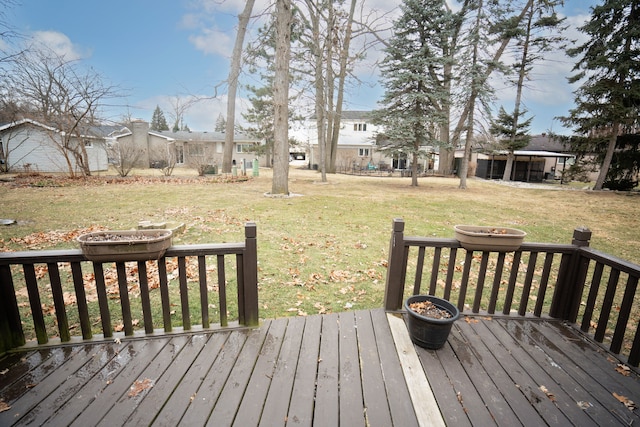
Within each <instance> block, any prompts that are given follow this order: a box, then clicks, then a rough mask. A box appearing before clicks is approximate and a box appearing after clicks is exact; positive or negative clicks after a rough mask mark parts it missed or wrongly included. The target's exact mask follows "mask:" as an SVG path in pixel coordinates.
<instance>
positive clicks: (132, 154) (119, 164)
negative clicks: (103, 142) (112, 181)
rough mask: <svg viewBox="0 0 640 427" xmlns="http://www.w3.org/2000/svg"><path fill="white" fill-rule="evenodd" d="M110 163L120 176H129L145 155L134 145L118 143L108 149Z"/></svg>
mask: <svg viewBox="0 0 640 427" xmlns="http://www.w3.org/2000/svg"><path fill="white" fill-rule="evenodd" d="M107 154H108V156H109V159H110V161H112V162H113V165H114V167H115V169H116V171H117V172H118V175H120V176H127V175H129V173H130V172H131V170H132V169H133V168H134V166H135V165H136V164H137V163H138V161H139V160H140V158H141V157H142V155H143V152H142V150H141V149H139V148H138V147H136V146H135V145H133V144H125V143H123V142H116V143H114V144H112V145H110V146H109V147H107Z"/></svg>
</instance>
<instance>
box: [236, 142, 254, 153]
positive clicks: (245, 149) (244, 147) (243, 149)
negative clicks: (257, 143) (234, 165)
mask: <svg viewBox="0 0 640 427" xmlns="http://www.w3.org/2000/svg"><path fill="white" fill-rule="evenodd" d="M251 151H253V150H252V144H236V153H238V154H241V153H250V152H251Z"/></svg>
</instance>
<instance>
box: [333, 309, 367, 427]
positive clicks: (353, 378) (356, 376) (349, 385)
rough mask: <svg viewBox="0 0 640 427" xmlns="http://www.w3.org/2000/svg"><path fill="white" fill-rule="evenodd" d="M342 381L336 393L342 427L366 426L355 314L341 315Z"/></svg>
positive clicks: (340, 355)
mask: <svg viewBox="0 0 640 427" xmlns="http://www.w3.org/2000/svg"><path fill="white" fill-rule="evenodd" d="M338 317H339V329H340V336H339V359H340V368H339V369H340V380H339V387H340V388H339V389H337V390H336V393H337V394H338V397H339V405H340V409H339V411H340V425H343V426H350V427H358V426H362V427H364V425H365V414H364V410H363V401H364V398H363V395H362V381H361V378H362V375H361V372H360V357H359V351H358V338H357V325H356V322H355V316H354V313H353V312H350V311H349V312H342V313H339V316H338Z"/></svg>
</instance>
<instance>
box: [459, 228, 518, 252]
mask: <svg viewBox="0 0 640 427" xmlns="http://www.w3.org/2000/svg"><path fill="white" fill-rule="evenodd" d="M454 231H455V235H456V239H457V240H458V241H459V242H460V245H461V246H462V247H463V248H465V249H467V250H470V251H474V250H477V251H498V252H509V251H517V250H518V249H519V248H520V245H522V242H523V241H524V237H525V236H526V235H527V233H525V232H524V231H522V230H518V229H515V228H506V227H492V226H478V225H456V226H454Z"/></svg>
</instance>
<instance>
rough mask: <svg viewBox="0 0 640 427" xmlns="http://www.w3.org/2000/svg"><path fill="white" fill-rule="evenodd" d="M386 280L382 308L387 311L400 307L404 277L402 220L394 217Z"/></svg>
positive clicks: (404, 259)
mask: <svg viewBox="0 0 640 427" xmlns="http://www.w3.org/2000/svg"><path fill="white" fill-rule="evenodd" d="M392 227H393V228H392V232H391V242H390V243H389V260H388V263H387V281H386V285H385V290H384V308H385V310H388V311H395V310H400V309H402V297H403V295H404V282H405V278H406V274H407V272H406V266H405V262H406V258H405V256H404V255H405V248H404V220H402V218H395V219H394V220H393V223H392Z"/></svg>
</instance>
